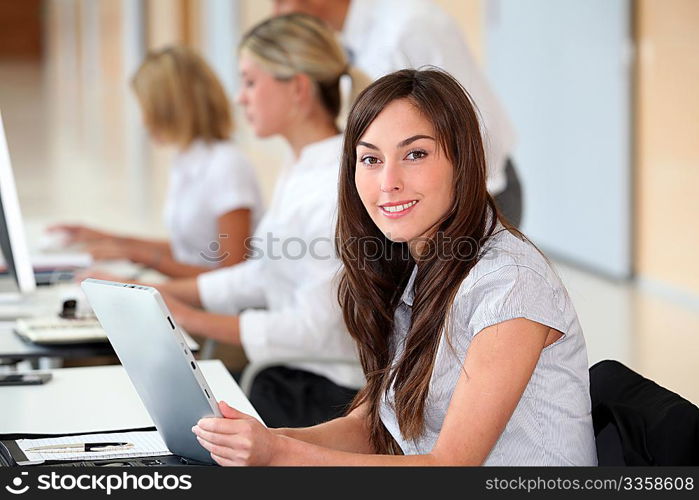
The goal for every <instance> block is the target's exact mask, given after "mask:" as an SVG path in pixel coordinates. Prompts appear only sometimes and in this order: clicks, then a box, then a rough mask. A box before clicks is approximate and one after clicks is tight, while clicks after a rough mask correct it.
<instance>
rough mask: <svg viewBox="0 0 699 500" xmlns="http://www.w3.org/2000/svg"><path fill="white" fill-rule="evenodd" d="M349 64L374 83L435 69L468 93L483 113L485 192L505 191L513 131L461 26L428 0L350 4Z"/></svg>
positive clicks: (347, 26) (344, 35)
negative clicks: (394, 75) (412, 70)
mask: <svg viewBox="0 0 699 500" xmlns="http://www.w3.org/2000/svg"><path fill="white" fill-rule="evenodd" d="M342 39H343V43H344V45H345V47H346V48H347V49H348V50H349V52H350V58H351V59H352V63H353V64H354V65H355V66H356V67H358V68H359V69H361V70H363V71H364V72H365V73H366V74H368V75H369V76H371V77H372V78H379V77H381V76H383V75H385V74H387V73H391V72H393V71H397V70H399V69H404V68H420V67H422V66H428V65H431V66H437V67H439V68H442V69H444V70H445V71H448V72H449V73H451V74H452V75H453V76H454V77H455V78H456V79H457V80H459V82H460V83H461V84H462V85H463V86H464V88H466V90H467V91H468V92H469V94H471V97H472V98H473V100H474V102H475V104H476V106H477V108H478V111H479V112H480V114H481V129H482V132H483V138H484V147H485V153H486V159H487V164H488V191H489V192H490V194H492V195H496V194H499V193H501V192H502V191H504V190H505V187H506V186H507V177H506V176H505V162H506V160H507V158H508V156H510V155H511V154H512V151H513V149H514V146H515V132H514V128H513V126H512V123H511V122H510V120H509V118H508V116H507V114H506V112H505V110H504V108H503V107H502V105H501V104H500V102H499V100H498V98H497V97H496V95H495V93H494V92H493V90H492V88H491V87H490V85H489V83H488V81H487V79H486V77H485V74H484V73H483V71H482V70H481V68H480V67H479V66H478V63H477V62H476V60H475V59H474V57H473V55H472V54H471V51H470V50H469V48H468V45H467V44H466V41H465V40H464V37H463V35H462V34H461V30H460V29H459V26H458V25H457V24H456V22H454V20H453V19H452V18H451V17H450V16H449V15H448V14H447V13H446V12H444V10H443V9H442V8H441V7H440V6H439V5H437V4H435V3H434V2H430V1H428V0H352V1H351V2H350V8H349V11H348V12H347V18H346V19H345V24H344V26H343V30H342Z"/></svg>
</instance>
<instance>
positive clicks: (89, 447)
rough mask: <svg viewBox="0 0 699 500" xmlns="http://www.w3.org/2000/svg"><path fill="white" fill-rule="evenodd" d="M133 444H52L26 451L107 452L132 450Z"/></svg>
mask: <svg viewBox="0 0 699 500" xmlns="http://www.w3.org/2000/svg"><path fill="white" fill-rule="evenodd" d="M133 446H134V445H133V443H69V444H52V445H47V446H36V447H34V448H27V450H26V451H44V452H49V453H51V452H58V453H60V452H63V450H66V451H108V450H123V449H125V448H133Z"/></svg>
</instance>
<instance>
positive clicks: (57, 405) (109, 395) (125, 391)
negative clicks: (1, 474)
mask: <svg viewBox="0 0 699 500" xmlns="http://www.w3.org/2000/svg"><path fill="white" fill-rule="evenodd" d="M199 367H200V369H201V371H202V373H203V374H204V376H205V377H206V381H207V382H208V383H209V386H210V387H211V390H212V392H213V393H214V397H215V398H216V399H217V400H225V401H227V402H229V404H231V405H236V406H237V407H239V408H240V410H241V411H246V408H245V405H244V404H243V403H240V401H241V397H244V396H242V392H241V391H240V389H239V388H238V385H237V384H236V383H235V381H234V380H233V377H231V375H230V374H229V373H228V371H227V370H226V368H225V366H224V365H223V363H221V362H220V361H219V360H208V361H200V362H199ZM52 373H53V379H52V380H51V381H49V382H48V383H46V384H43V385H36V386H31V385H21V386H6V387H0V432H1V433H3V434H68V433H80V432H99V431H110V430H119V429H133V428H141V427H151V426H153V425H154V424H153V421H152V420H151V418H150V416H149V415H148V412H147V411H146V409H145V407H144V406H143V404H142V403H141V399H140V398H139V397H138V393H136V390H135V389H134V387H133V385H131V381H130V380H129V377H128V375H127V374H126V371H125V370H124V368H123V367H122V366H121V365H110V366H90V367H86V368H60V369H57V370H52ZM182 404H187V403H186V401H183V402H182ZM248 404H249V403H248Z"/></svg>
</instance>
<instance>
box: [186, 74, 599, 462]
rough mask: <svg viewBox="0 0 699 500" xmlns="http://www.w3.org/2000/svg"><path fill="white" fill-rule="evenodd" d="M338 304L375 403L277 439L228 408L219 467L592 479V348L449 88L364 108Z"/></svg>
mask: <svg viewBox="0 0 699 500" xmlns="http://www.w3.org/2000/svg"><path fill="white" fill-rule="evenodd" d="M337 238H338V250H339V253H340V255H341V257H342V260H343V263H344V271H343V274H342V279H341V283H340V288H339V298H340V303H341V305H342V309H343V312H344V318H345V322H346V324H347V327H348V329H349V332H350V334H351V335H352V337H353V338H354V340H355V341H356V342H357V345H358V347H359V352H360V358H361V362H362V366H363V368H364V372H365V375H366V378H367V384H366V386H365V387H364V388H363V389H362V390H361V391H360V393H359V394H358V396H357V398H356V399H355V400H354V403H353V408H352V410H351V411H350V412H349V413H348V414H347V415H346V416H344V417H341V418H338V419H335V420H332V421H330V422H327V423H325V424H323V425H319V426H315V427H309V428H305V429H277V430H271V429H267V428H265V427H263V426H262V425H260V424H258V423H257V421H255V420H253V419H251V418H250V417H248V416H247V415H244V414H242V413H240V412H238V411H236V410H234V409H232V408H230V407H228V406H227V405H226V404H225V403H220V404H219V406H220V407H221V411H222V413H223V415H224V417H226V418H206V419H202V420H201V421H200V422H199V423H198V425H196V426H195V427H194V428H193V429H192V430H193V432H194V433H195V434H196V435H197V437H198V438H199V441H200V443H201V444H202V446H204V447H205V448H206V449H208V450H209V451H210V452H211V454H212V456H213V458H214V459H215V460H216V461H217V462H218V463H220V464H222V465H238V464H252V465H277V464H279V465H296V464H307V465H314V464H315V465H479V464H485V465H594V464H595V463H596V454H595V442H594V435H593V428H592V421H591V415H590V396H589V387H588V381H589V377H588V366H587V355H586V350H585V342H584V338H583V334H582V331H581V328H580V324H579V323H578V320H577V317H576V313H575V310H574V308H573V305H572V303H571V301H570V298H569V297H568V294H567V293H566V290H565V288H564V287H563V285H562V283H561V281H560V280H559V278H558V277H557V275H556V273H555V272H554V271H553V270H552V268H551V267H550V265H549V263H548V261H547V260H546V258H545V257H544V256H543V255H542V254H541V253H540V252H539V251H538V250H537V249H536V248H535V247H534V246H533V245H532V244H531V243H530V242H529V241H528V240H527V239H526V238H525V237H523V236H522V235H521V234H520V233H518V232H517V231H516V230H514V229H512V228H510V227H508V226H507V224H503V223H502V222H501V221H500V219H499V214H498V211H497V209H496V207H495V204H494V202H493V199H492V197H491V196H490V195H489V194H488V192H487V190H486V168H485V159H484V153H483V144H482V141H481V136H480V133H479V126H478V119H477V116H476V113H475V112H474V107H473V104H472V102H471V101H470V98H469V97H468V95H467V94H466V92H465V91H464V90H463V88H462V87H461V86H460V85H459V84H458V83H457V82H456V80H454V79H453V78H452V77H451V76H449V75H448V74H446V73H443V72H438V71H415V70H402V71H399V72H396V73H392V74H390V75H387V76H385V77H383V78H381V79H380V80H378V81H377V82H375V83H374V84H373V85H372V86H370V87H369V88H368V89H367V90H366V91H365V92H363V93H362V94H361V95H360V96H359V98H358V100H357V102H356V104H355V106H354V108H353V109H352V112H351V114H350V117H349V121H348V125H347V130H346V132H345V143H344V152H343V157H342V165H341V174H340V187H339V214H338V225H337Z"/></svg>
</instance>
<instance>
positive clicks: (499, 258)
mask: <svg viewBox="0 0 699 500" xmlns="http://www.w3.org/2000/svg"><path fill="white" fill-rule="evenodd" d="M518 271H523V272H527V273H531V274H534V275H537V276H539V277H540V278H541V280H543V282H545V283H546V284H548V285H549V286H550V287H552V288H558V287H560V286H561V282H560V279H559V277H558V275H557V274H556V272H555V271H554V269H553V267H552V265H551V263H550V262H549V260H548V259H547V258H546V257H545V256H544V254H543V253H542V252H541V251H540V250H539V249H537V248H536V247H535V246H534V244H533V243H531V242H530V241H529V240H527V239H526V238H523V237H521V236H520V235H517V234H515V233H512V232H510V231H509V230H508V229H506V228H505V227H503V226H502V225H501V224H498V225H497V227H496V229H495V231H494V232H493V234H492V235H491V236H490V237H489V238H488V240H486V241H485V242H484V243H483V244H482V245H481V247H480V248H479V259H478V262H476V264H475V266H473V268H472V269H471V272H470V273H469V275H468V276H467V277H466V279H464V281H463V282H462V284H461V287H460V290H465V291H467V290H468V289H469V288H470V287H472V286H475V285H476V284H477V283H478V282H479V281H481V280H482V279H485V278H487V277H489V276H491V275H493V274H495V275H511V274H512V273H513V272H514V273H516V272H518Z"/></svg>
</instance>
